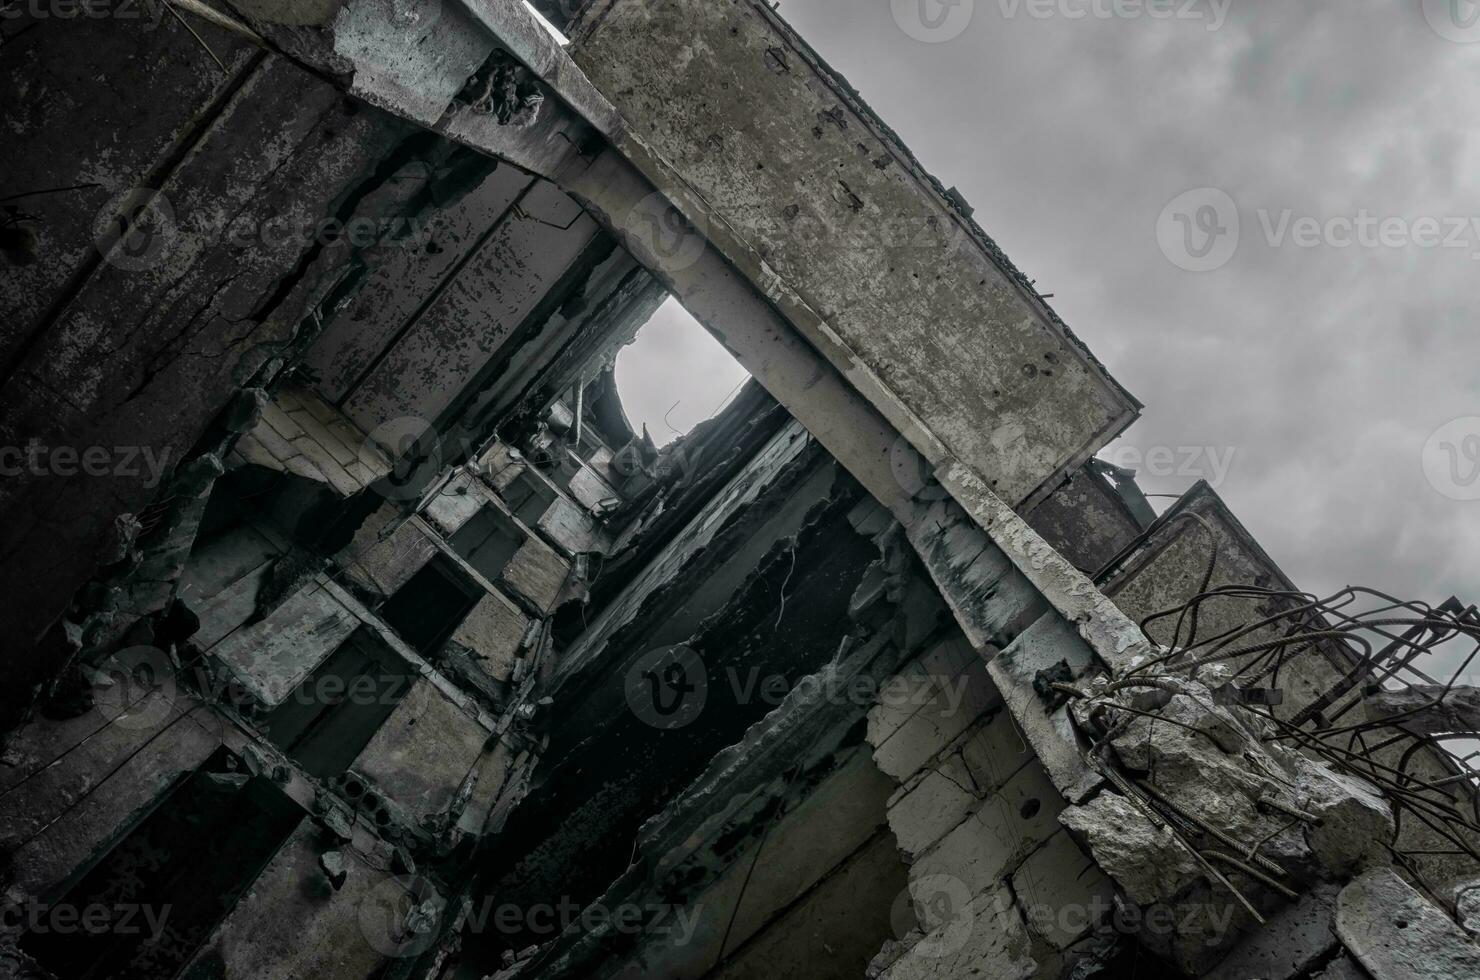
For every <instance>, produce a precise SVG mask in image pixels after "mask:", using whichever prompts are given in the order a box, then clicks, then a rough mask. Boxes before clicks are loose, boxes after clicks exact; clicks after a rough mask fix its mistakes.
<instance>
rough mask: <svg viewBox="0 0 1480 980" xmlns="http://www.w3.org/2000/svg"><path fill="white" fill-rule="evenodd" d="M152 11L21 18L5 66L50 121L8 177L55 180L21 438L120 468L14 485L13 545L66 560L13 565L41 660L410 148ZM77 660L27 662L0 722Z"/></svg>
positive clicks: (8, 291)
mask: <svg viewBox="0 0 1480 980" xmlns="http://www.w3.org/2000/svg"><path fill="white" fill-rule="evenodd" d="M132 9H133V10H134V11H135V12H136V13H138V14H139V16H138V17H137V18H134V19H129V18H123V17H110V18H107V19H99V18H94V17H77V18H62V17H49V18H48V17H43V18H40V19H36V20H34V21H33V20H31V18H30V15H29V14H28V13H26V12H21V17H22V19H24V20H26V21H27V23H26V24H25V29H23V30H21V31H19V32H16V31H15V28H14V26H12V33H13V34H14V36H13V37H12V39H11V40H10V41H8V42H7V44H6V68H5V69H4V74H3V77H0V92H3V98H0V103H3V105H4V109H3V112H4V116H5V119H4V126H5V128H6V129H7V131H25V132H27V133H29V134H31V135H30V138H28V139H26V140H24V141H19V144H18V145H17V146H16V147H15V148H14V149H15V152H13V153H7V154H6V155H5V160H4V162H3V163H0V169H3V176H4V183H5V185H6V187H7V188H9V189H12V191H13V193H16V194H26V193H27V192H35V193H34V194H32V195H31V196H26V197H22V198H19V199H17V201H16V202H15V203H17V204H18V205H19V206H20V207H21V208H22V210H23V211H24V212H25V213H26V214H28V215H31V216H33V218H34V220H33V221H31V222H29V227H32V228H33V229H34V231H35V233H36V235H37V238H38V245H37V255H38V260H37V261H36V262H35V263H34V264H31V265H23V266H15V265H12V264H7V266H6V268H5V269H4V271H3V272H0V275H3V276H4V278H5V288H4V289H3V290H0V292H3V293H4V295H5V297H6V300H5V302H6V303H7V304H12V306H11V308H10V309H9V310H7V311H6V313H5V315H4V316H3V317H0V319H3V320H4V322H5V324H6V330H7V333H6V336H5V339H4V341H3V344H0V347H3V352H4V362H3V365H0V372H3V373H0V378H3V381H4V389H3V393H0V418H3V419H4V422H3V424H0V430H3V431H0V445H6V446H17V447H24V446H26V445H27V444H28V443H30V442H31V440H33V439H34V440H39V442H40V443H41V444H43V445H45V446H48V447H61V448H62V449H63V450H64V451H75V452H78V453H81V452H85V451H86V450H87V449H89V448H91V447H95V446H96V447H107V452H108V457H109V460H110V465H108V466H106V467H104V470H105V472H103V473H102V474H101V475H86V474H82V473H73V472H72V471H71V469H70V467H64V466H57V465H50V466H43V467H41V470H42V471H41V472H29V471H28V472H25V473H22V474H21V475H19V476H17V477H15V478H13V479H12V478H7V479H6V480H5V481H4V486H3V487H0V500H3V505H4V507H5V509H6V511H7V513H9V514H11V515H13V519H12V520H11V521H8V522H7V523H6V525H5V528H4V529H3V530H0V553H3V554H5V555H7V556H10V557H11V558H12V559H13V558H14V556H17V555H22V554H33V555H34V554H41V553H49V554H51V555H53V556H54V559H53V560H51V561H49V562H47V563H45V565H44V567H38V566H35V565H34V563H25V562H19V561H15V560H9V559H8V560H7V561H6V562H5V563H4V567H5V569H6V572H4V573H0V574H3V584H4V588H5V591H6V593H7V594H8V595H10V596H11V597H12V598H13V600H14V601H12V602H8V603H6V606H5V610H4V612H3V613H0V621H3V623H4V625H5V629H6V632H7V633H8V634H9V635H11V636H13V637H16V638H17V643H19V644H20V649H22V650H25V649H29V648H30V645H31V644H32V643H34V642H35V641H36V640H37V639H38V638H39V637H40V636H41V634H42V632H43V631H44V630H45V629H46V627H47V626H48V625H49V624H51V623H52V622H54V621H55V620H56V619H57V617H58V616H60V615H61V613H62V612H63V610H64V609H65V608H66V606H67V603H68V602H69V600H70V599H71V596H72V594H73V593H74V591H75V590H76V589H77V588H78V587H80V586H81V585H82V584H83V583H84V582H85V581H86V580H87V579H88V578H89V577H90V576H91V575H92V574H93V573H94V571H95V570H96V568H97V567H98V566H99V564H100V563H103V562H106V561H111V560H113V555H114V553H115V551H116V548H117V545H116V543H115V542H114V541H113V537H114V530H113V529H114V520H115V518H116V517H118V516H119V515H120V514H138V513H140V512H141V511H143V510H144V508H145V506H146V505H147V504H148V503H149V502H150V500H151V499H152V498H153V497H154V496H155V495H156V493H157V492H158V490H159V482H158V474H155V475H153V476H152V477H151V474H150V473H149V471H148V468H147V467H144V466H142V465H141V464H140V462H139V461H140V459H141V458H143V454H144V453H145V452H147V453H148V454H150V457H151V458H153V459H156V460H162V461H164V466H165V475H168V472H169V470H171V469H173V467H175V466H176V465H178V464H179V463H180V462H181V460H182V459H183V458H184V457H185V456H186V454H187V453H188V452H189V451H190V450H191V448H192V446H193V445H194V444H195V443H196V441H197V440H198V439H200V438H201V436H202V435H203V434H204V433H205V432H206V431H207V427H208V424H209V423H210V422H211V420H212V419H213V417H215V416H216V415H217V414H218V413H219V412H220V411H221V410H222V409H223V408H224V407H225V406H226V405H227V404H228V402H229V401H230V399H231V398H232V396H234V395H235V394H236V392H237V391H238V390H239V389H240V388H241V387H242V386H243V385H246V384H249V383H262V382H264V381H266V380H267V379H270V378H271V377H273V376H274V375H275V372H276V371H277V369H278V368H279V367H280V366H281V362H280V361H279V362H276V363H274V361H273V359H274V358H275V357H276V356H277V355H278V354H280V353H282V352H283V351H284V350H285V349H286V346H287V345H288V344H289V342H290V341H292V340H293V339H294V337H295V335H296V334H297V333H298V331H299V330H300V326H301V321H302V319H303V317H304V315H305V314H306V313H307V312H308V310H309V309H310V307H312V306H313V305H314V304H316V303H317V302H319V301H320V299H321V298H322V297H323V295H324V293H325V292H326V291H328V290H330V289H332V288H333V287H334V286H335V285H336V283H337V282H338V281H339V277H340V275H341V273H342V270H343V268H344V263H347V262H348V261H349V259H350V258H351V256H352V253H353V251H354V248H353V247H352V246H351V245H349V244H348V243H347V242H345V241H335V242H331V241H328V240H325V239H321V238H317V237H316V231H315V229H317V228H319V227H320V225H319V223H320V222H322V221H326V220H330V219H338V220H341V221H342V220H344V219H347V218H351V217H354V216H357V215H358V216H361V217H364V218H367V219H369V220H371V221H372V222H374V221H378V220H379V219H380V218H381V217H384V216H386V215H387V214H393V213H394V212H395V208H396V204H395V202H393V201H385V200H382V199H380V198H377V197H376V192H377V191H379V190H383V187H384V182H385V179H386V177H387V176H388V175H387V174H385V173H381V172H378V169H377V168H378V167H379V166H380V165H381V163H382V162H383V161H385V160H386V159H388V158H391V157H393V156H394V154H395V153H396V152H397V151H398V148H399V147H400V146H401V145H402V144H403V142H404V141H405V140H406V139H407V137H408V130H407V129H405V128H404V127H403V126H402V125H401V124H398V123H395V122H393V121H392V120H391V119H390V118H389V117H387V116H385V115H383V114H381V113H379V112H378V111H375V110H371V109H367V108H365V107H363V106H362V105H359V104H355V103H351V102H348V101H347V100H346V99H345V98H344V97H343V96H342V95H341V94H340V93H339V92H338V91H337V90H336V89H335V88H333V87H332V86H330V85H328V84H326V83H324V82H323V81H322V80H320V79H319V78H318V77H315V76H314V75H312V74H309V73H306V72H303V71H301V70H299V69H298V68H296V67H294V66H293V65H291V64H289V63H288V62H286V61H284V60H282V59H277V58H269V57H264V56H263V55H262V54H261V53H260V52H258V51H257V50H255V49H253V48H251V47H250V46H249V45H247V44H245V43H243V42H242V41H241V40H240V39H238V38H235V37H233V36H232V35H230V34H228V33H226V32H223V31H220V30H218V29H216V28H213V27H210V26H208V25H202V26H201V27H200V30H201V32H202V36H203V37H205V38H206V40H207V42H208V43H210V44H211V45H212V47H213V49H214V50H215V51H216V52H217V54H218V55H219V56H220V57H221V58H222V59H223V60H224V61H225V63H226V65H227V71H226V72H225V73H224V74H223V73H222V71H221V70H220V69H219V68H218V67H217V66H216V64H215V63H214V62H213V61H212V60H211V57H210V56H209V55H208V54H207V53H206V52H205V51H204V50H203V49H202V47H201V46H200V44H199V43H198V42H197V41H196V40H195V39H194V38H192V37H191V35H190V34H189V33H188V32H187V31H186V30H185V28H184V27H183V26H181V25H180V24H179V23H177V22H176V21H175V20H174V19H173V18H170V17H164V18H163V19H162V20H159V21H158V22H155V21H153V20H152V19H150V18H148V17H146V16H144V14H143V11H144V9H145V8H143V7H138V6H135V7H133V8H132ZM9 23H11V24H12V25H14V24H15V23H16V22H15V21H10V22H9ZM125 79H126V81H124V80H125ZM73 185H85V186H81V187H78V188H77V189H74V190H68V191H65V192H58V193H41V192H44V191H49V190H52V189H55V188H65V187H71V186H73ZM134 189H142V190H140V192H139V193H132V191H133V190H134ZM12 191H8V192H7V193H8V194H9V193H11V192H12ZM120 220H122V221H126V222H128V225H127V227H128V229H129V234H128V235H126V236H122V237H120V235H119V234H118V229H119V228H120V227H123V226H121V225H120V224H119V223H118V222H119V221H120ZM273 222H275V223H273ZM110 229H111V231H110ZM130 460H132V463H129V461H130ZM25 565H29V566H31V567H25V568H24V569H23V566H25ZM57 656H58V654H57V653H56V652H55V651H54V652H52V653H51V654H49V655H48V656H47V657H44V658H43V657H41V656H34V657H24V656H17V657H14V658H9V659H8V660H7V664H6V667H5V668H3V669H4V671H5V679H4V684H3V688H4V693H3V694H0V699H3V700H4V707H5V708H6V710H5V711H0V718H4V719H6V720H7V721H13V718H11V717H10V716H9V710H10V709H11V708H12V707H13V704H14V702H17V701H24V700H26V699H27V696H28V694H29V692H30V689H31V687H32V685H33V684H34V683H35V682H36V681H37V680H39V679H40V678H41V677H42V676H45V675H46V674H47V673H48V672H49V671H51V670H54V669H55V668H56V663H55V659H56V657H57Z"/></svg>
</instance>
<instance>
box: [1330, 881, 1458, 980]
mask: <svg viewBox="0 0 1480 980" xmlns="http://www.w3.org/2000/svg"><path fill="white" fill-rule="evenodd" d="M1336 933H1337V935H1338V936H1340V937H1341V942H1342V945H1344V946H1345V947H1346V948H1347V951H1348V952H1349V953H1351V955H1352V956H1353V957H1354V958H1355V959H1356V960H1357V961H1358V962H1360V963H1361V964H1362V966H1363V967H1364V968H1365V969H1366V970H1367V972H1368V973H1370V974H1371V975H1372V977H1373V980H1410V978H1412V977H1425V978H1430V980H1472V978H1474V977H1477V976H1480V946H1477V945H1476V944H1475V942H1474V940H1473V939H1471V938H1470V936H1468V935H1467V934H1466V933H1465V932H1464V931H1463V930H1462V929H1460V927H1459V926H1457V925H1455V923H1454V920H1453V919H1451V918H1449V916H1447V915H1445V914H1444V912H1443V911H1442V910H1440V909H1439V908H1438V907H1437V906H1435V905H1434V904H1432V903H1431V902H1429V901H1428V899H1426V898H1424V897H1423V896H1422V895H1420V894H1419V893H1418V892H1417V891H1416V890H1415V889H1414V888H1413V886H1412V885H1409V884H1408V883H1407V882H1406V881H1404V880H1403V879H1402V878H1399V877H1398V875H1397V874H1396V873H1394V872H1393V871H1392V870H1391V869H1388V868H1379V869H1376V870H1374V871H1369V872H1368V873H1366V874H1364V875H1362V876H1361V877H1360V878H1358V879H1357V880H1355V881H1353V882H1352V883H1351V884H1350V885H1347V886H1346V887H1345V888H1343V889H1342V890H1341V894H1340V895H1338V896H1337V899H1336Z"/></svg>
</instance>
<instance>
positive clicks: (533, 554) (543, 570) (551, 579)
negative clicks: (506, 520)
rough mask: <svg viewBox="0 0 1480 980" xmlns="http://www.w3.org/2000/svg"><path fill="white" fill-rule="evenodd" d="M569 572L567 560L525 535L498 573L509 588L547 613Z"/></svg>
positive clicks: (557, 596) (542, 543)
mask: <svg viewBox="0 0 1480 980" xmlns="http://www.w3.org/2000/svg"><path fill="white" fill-rule="evenodd" d="M569 574H570V562H568V561H566V560H565V559H564V558H561V557H560V556H559V555H558V554H556V553H555V549H553V548H551V547H550V546H549V545H547V544H545V543H544V542H543V541H541V540H539V539H538V538H533V537H531V538H528V539H526V540H525V542H524V544H522V545H520V546H519V550H518V551H516V552H514V557H513V558H510V559H509V563H508V564H507V565H505V566H504V570H503V573H502V574H501V575H500V576H499V578H500V581H502V582H503V583H504V584H505V585H507V586H508V587H509V588H511V589H513V590H514V591H515V592H516V593H518V594H519V595H520V596H522V597H523V598H524V599H525V600H527V601H528V602H529V603H530V605H532V606H533V607H534V608H535V609H537V610H539V611H540V612H549V611H550V610H551V609H552V608H554V606H555V601H556V600H557V599H558V598H560V590H561V589H562V588H564V586H565V579H566V577H567V576H568V575H569Z"/></svg>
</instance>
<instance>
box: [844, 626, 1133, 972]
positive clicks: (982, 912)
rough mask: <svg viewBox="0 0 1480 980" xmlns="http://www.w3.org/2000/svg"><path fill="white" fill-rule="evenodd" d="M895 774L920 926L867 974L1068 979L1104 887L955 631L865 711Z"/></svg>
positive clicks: (1086, 952) (896, 814)
mask: <svg viewBox="0 0 1480 980" xmlns="http://www.w3.org/2000/svg"><path fill="white" fill-rule="evenodd" d="M868 741H869V744H870V745H871V746H872V748H873V754H874V759H875V760H876V761H877V763H878V765H879V768H880V769H881V770H882V771H884V772H885V773H887V774H888V775H890V776H891V777H893V778H894V779H895V780H897V781H898V782H899V784H900V786H899V788H898V789H897V790H896V791H895V792H894V794H893V795H892V796H891V798H890V800H889V808H888V818H889V826H890V828H891V830H892V831H893V833H894V835H895V837H896V838H897V839H898V842H899V847H900V850H901V853H902V855H903V857H904V858H905V860H906V861H907V862H908V863H909V880H910V886H909V890H910V902H911V904H912V905H913V908H914V911H915V916H916V918H917V919H918V922H919V925H918V927H917V928H916V929H915V930H913V931H911V932H910V933H908V934H902V935H900V936H898V937H897V941H895V942H891V943H889V944H888V945H886V946H885V947H884V948H883V949H882V950H881V951H880V952H879V955H878V957H877V958H876V959H875V961H874V964H873V969H874V970H877V971H880V973H881V975H882V976H884V977H886V978H890V980H914V978H921V980H923V978H926V977H940V978H955V977H961V978H966V977H972V976H979V975H982V974H985V975H987V976H1003V977H1006V976H1032V977H1038V978H1050V977H1058V976H1067V975H1069V973H1070V972H1071V971H1072V969H1073V968H1074V966H1075V964H1076V963H1078V962H1079V961H1080V960H1081V959H1084V958H1088V957H1090V956H1093V955H1096V954H1098V953H1099V952H1100V951H1101V950H1102V949H1103V948H1104V943H1103V941H1102V940H1101V939H1099V938H1097V937H1096V936H1094V935H1093V934H1092V927H1093V926H1094V925H1095V923H1094V921H1093V916H1092V915H1091V914H1090V910H1091V905H1092V903H1093V902H1095V901H1096V900H1098V901H1100V902H1104V903H1108V901H1109V896H1110V890H1111V888H1110V881H1109V879H1108V878H1106V877H1105V876H1104V875H1103V874H1102V873H1101V872H1100V871H1099V870H1098V869H1097V868H1096V867H1095V865H1094V863H1093V862H1092V861H1091V860H1090V858H1089V857H1087V856H1086V855H1085V854H1084V852H1083V851H1082V850H1081V849H1080V848H1079V846H1078V845H1077V844H1075V843H1074V841H1073V840H1071V839H1070V838H1069V836H1068V833H1067V831H1065V830H1064V829H1063V828H1061V827H1060V826H1059V822H1058V815H1059V813H1060V812H1061V811H1062V810H1063V808H1064V805H1065V804H1064V799H1063V797H1062V796H1060V794H1059V792H1058V791H1057V789H1055V787H1054V785H1053V783H1052V781H1051V780H1050V779H1049V777H1048V774H1047V772H1046V771H1045V770H1044V768H1043V765H1042V764H1041V763H1040V762H1039V761H1038V759H1037V757H1036V756H1035V755H1034V754H1033V752H1032V750H1031V749H1030V748H1029V746H1028V744H1027V742H1026V741H1025V740H1024V739H1023V737H1022V735H1021V733H1020V732H1019V730H1018V728H1017V725H1016V723H1015V722H1014V720H1013V718H1012V715H1011V714H1010V713H1009V712H1008V711H1007V709H1006V707H1005V705H1004V704H1003V702H1002V698H1001V695H1000V694H999V693H998V691H997V689H996V687H995V685H994V684H993V683H992V680H991V678H989V677H988V676H987V672H986V668H985V665H984V664H983V663H982V661H981V659H980V657H978V656H977V654H976V652H975V651H974V650H972V649H971V647H970V645H969V644H967V643H966V642H965V639H964V638H963V637H961V636H960V635H959V634H957V635H955V636H952V637H949V638H947V639H945V640H944V641H942V642H940V643H938V644H937V645H936V646H934V647H933V648H932V649H930V650H928V651H927V652H926V653H925V654H923V655H922V656H921V657H920V658H919V659H918V660H916V661H914V662H912V663H911V664H909V665H908V666H907V667H906V668H905V670H904V671H902V672H901V673H900V674H899V675H898V676H897V677H895V678H894V680H893V681H892V682H891V684H890V686H889V687H887V688H886V689H885V690H884V692H883V694H882V695H881V697H880V704H879V705H878V706H877V707H875V708H874V709H873V710H872V711H870V713H869V721H868Z"/></svg>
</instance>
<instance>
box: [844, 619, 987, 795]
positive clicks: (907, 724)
mask: <svg viewBox="0 0 1480 980" xmlns="http://www.w3.org/2000/svg"><path fill="white" fill-rule="evenodd" d="M961 645H964V644H956V643H947V644H942V645H941V647H939V648H937V650H936V651H933V652H932V654H931V655H928V656H927V657H925V658H922V659H921V661H920V662H919V665H918V668H919V671H920V673H918V674H917V673H915V672H914V671H907V673H909V674H910V676H909V677H908V678H906V679H905V681H904V685H905V690H904V691H901V690H900V689H898V688H895V687H893V686H891V687H889V688H888V690H887V691H886V692H885V693H883V694H881V697H880V701H881V702H882V703H881V704H880V705H879V706H878V707H876V708H874V709H871V710H870V713H869V729H870V730H869V738H870V741H871V742H873V741H874V739H876V738H880V737H881V736H882V739H881V741H878V742H874V744H875V745H876V750H875V753H874V758H875V759H876V760H877V761H878V763H879V768H880V769H883V770H884V771H885V772H887V773H889V774H890V775H891V776H893V777H895V778H896V779H899V780H901V781H903V780H906V779H908V778H909V777H910V776H911V775H912V774H913V773H915V772H916V771H917V770H919V768H920V767H921V766H923V765H924V764H925V763H926V762H927V761H929V760H930V759H931V758H933V757H934V756H935V755H936V753H938V752H940V751H941V750H943V749H945V748H946V747H947V746H949V745H950V744H951V742H952V741H953V740H954V739H955V738H956V737H957V736H958V735H960V734H961V733H962V732H963V731H965V730H966V729H967V728H968V727H970V726H971V724H972V723H973V722H975V721H976V720H977V719H978V718H980V717H981V716H982V715H983V714H984V713H986V712H987V711H989V710H991V709H992V708H993V707H994V706H996V705H998V704H1000V702H1001V699H1000V698H999V697H998V695H997V692H996V689H995V687H994V685H993V684H992V681H991V679H990V678H989V677H988V676H987V673H986V669H985V668H984V666H983V665H982V663H981V661H980V660H979V659H977V658H975V657H969V658H963V657H961V656H960V653H959V646H961ZM901 695H902V696H901ZM924 695H928V697H927V698H926V699H925V700H924V701H923V703H921V701H920V698H921V697H922V696H924ZM916 704H919V707H918V710H913V711H912V710H911V709H912V708H913V707H914V706H915V705H916ZM901 715H907V717H906V718H905V719H904V720H903V721H902V722H901V721H898V719H899V718H900V716H901ZM896 722H898V724H897V725H896ZM891 728H892V729H893V730H892V732H891V730H890V729H891Z"/></svg>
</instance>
